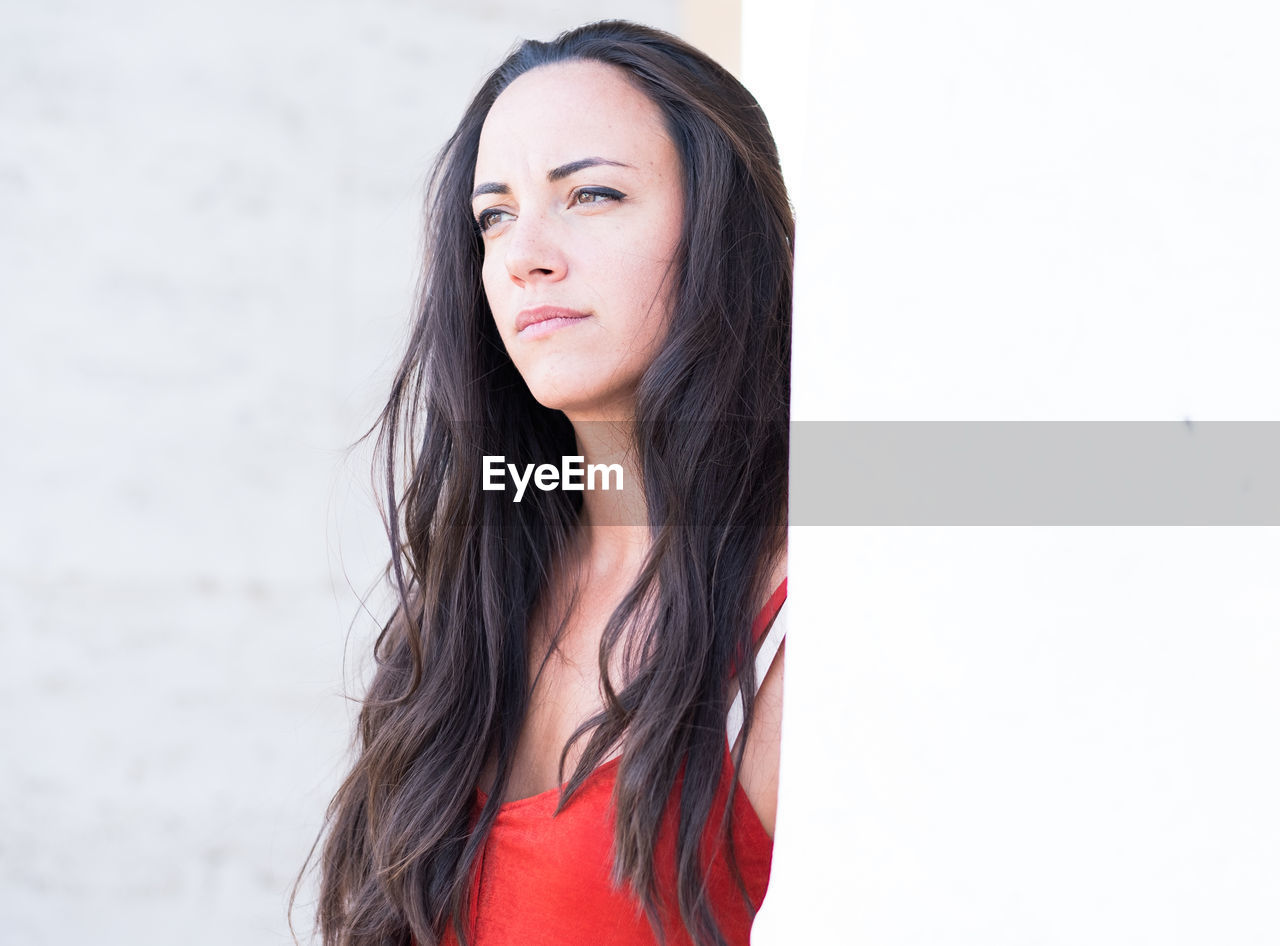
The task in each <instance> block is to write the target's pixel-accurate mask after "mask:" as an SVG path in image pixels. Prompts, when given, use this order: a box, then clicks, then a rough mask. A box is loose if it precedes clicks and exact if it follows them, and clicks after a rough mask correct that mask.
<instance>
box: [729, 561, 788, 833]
mask: <svg viewBox="0 0 1280 946" xmlns="http://www.w3.org/2000/svg"><path fill="white" fill-rule="evenodd" d="M786 577H787V555H786V548H785V546H784V547H783V550H782V555H781V557H780V559H779V561H778V562H777V564H776V565H775V566H774V569H773V574H772V575H771V577H770V580H769V581H768V583H767V584H768V587H769V593H772V591H773V589H775V588H777V587H778V586H779V585H780V584H782V581H783V579H784V578H786ZM786 650H787V646H786V642H785V641H784V642H783V643H782V645H781V646H780V647H779V648H778V653H777V656H775V657H774V658H773V663H772V664H770V665H769V670H768V672H767V673H766V674H765V675H764V680H763V681H761V683H760V689H759V690H758V691H757V692H756V704H755V718H754V719H753V721H752V724H751V733H750V735H749V736H748V737H747V743H746V746H745V747H744V748H743V750H742V765H741V766H740V767H739V769H738V779H739V781H740V783H741V785H742V789H743V791H744V792H745V793H746V795H747V799H748V800H749V801H750V802H751V805H752V807H753V808H755V810H756V814H757V815H759V816H760V823H761V824H763V825H764V828H765V830H766V831H767V832H768V833H769V836H770V837H773V827H774V821H775V818H776V815H777V810H778V763H779V760H780V759H781V755H782V680H783V675H784V673H785V666H786V656H787V655H786Z"/></svg>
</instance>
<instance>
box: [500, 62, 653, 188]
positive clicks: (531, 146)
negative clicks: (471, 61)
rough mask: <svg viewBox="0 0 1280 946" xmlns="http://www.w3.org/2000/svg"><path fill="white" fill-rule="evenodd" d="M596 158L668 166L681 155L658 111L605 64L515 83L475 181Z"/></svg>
mask: <svg viewBox="0 0 1280 946" xmlns="http://www.w3.org/2000/svg"><path fill="white" fill-rule="evenodd" d="M591 156H598V157H601V158H605V159H607V160H608V161H611V162H616V163H618V164H626V165H629V166H632V167H636V168H643V167H645V166H647V165H652V164H655V163H657V164H662V165H665V164H666V163H668V162H669V161H670V160H671V159H673V158H674V157H675V148H674V145H673V144H672V143H671V139H670V136H669V135H668V134H667V130H666V125H665V122H664V120H663V117H662V113H661V112H660V111H659V109H658V107H657V105H655V104H654V103H653V102H652V101H651V100H650V99H649V98H648V96H646V95H645V94H644V93H643V92H641V91H640V90H639V89H637V88H636V87H635V85H634V84H633V83H632V82H631V81H630V79H628V78H627V76H626V74H625V73H624V72H622V70H621V69H619V68H617V67H615V66H610V65H607V64H605V63H600V62H587V61H572V62H564V63H555V64H552V65H547V66H540V67H538V68H536V69H532V70H530V71H529V72H526V73H525V74H524V75H522V76H520V77H519V78H518V79H516V80H515V81H514V82H512V83H511V85H509V86H508V87H507V88H506V89H505V90H504V91H503V92H502V94H501V95H499V96H498V98H497V100H496V101H495V102H494V104H493V107H492V108H491V109H490V110H489V115H488V117H487V118H486V119H485V123H484V127H483V128H482V130H481V133H480V144H479V150H478V152H477V156H476V173H475V179H476V181H488V180H493V179H495V177H496V178H501V179H505V176H509V175H515V174H518V173H520V172H528V173H533V174H537V175H542V174H545V173H547V172H549V171H551V170H553V169H555V168H558V167H561V166H563V165H565V164H567V163H569V162H573V161H579V160H581V159H583V158H586V157H591Z"/></svg>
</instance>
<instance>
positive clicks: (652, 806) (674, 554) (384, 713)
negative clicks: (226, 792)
mask: <svg viewBox="0 0 1280 946" xmlns="http://www.w3.org/2000/svg"><path fill="white" fill-rule="evenodd" d="M572 60H593V61H598V62H602V63H607V64H610V65H613V66H615V67H617V68H619V69H621V70H622V71H623V72H624V73H625V74H626V75H627V76H628V77H629V79H630V81H631V82H633V83H634V84H635V85H636V87H637V88H639V89H640V90H641V91H642V92H644V94H645V95H647V96H648V97H649V98H650V99H651V100H652V101H653V102H654V103H655V104H656V105H657V106H658V108H659V109H660V110H661V113H662V115H663V116H664V119H665V122H666V128H667V131H668V132H669V133H670V135H671V138H672V140H673V142H674V143H675V146H676V149H677V152H678V153H679V155H680V158H681V161H682V163H683V167H684V172H685V173H684V182H685V183H684V190H685V193H684V225H683V234H682V237H681V241H680V245H679V249H678V254H677V260H676V271H675V290H674V299H675V301H674V308H673V312H672V316H671V323H670V326H671V327H670V330H669V333H668V337H667V338H666V340H665V343H664V344H663V346H662V348H661V350H660V351H659V353H658V354H657V356H656V358H655V360H654V361H653V363H652V365H651V366H650V367H649V368H648V370H647V371H646V373H645V374H644V376H643V377H642V379H641V381H640V384H639V387H638V390H637V395H636V397H637V408H636V431H637V434H636V440H637V443H636V447H637V456H638V462H639V467H640V470H641V473H642V478H643V489H644V493H645V497H646V500H647V507H648V520H649V521H648V526H649V531H650V538H651V541H652V545H651V551H650V553H649V555H648V557H647V559H646V560H645V562H644V565H643V567H642V569H641V572H640V575H639V577H638V579H637V581H636V583H635V584H634V585H633V586H632V588H631V589H630V591H629V592H628V594H627V595H626V596H625V597H624V599H623V601H622V603H621V604H620V605H619V607H618V609H617V610H616V611H615V612H614V614H613V615H612V617H611V619H610V620H609V623H608V625H607V627H606V629H605V632H604V636H603V639H602V642H601V648H600V655H599V659H600V673H601V677H602V681H603V682H602V690H603V692H604V695H605V700H606V705H605V709H604V710H603V711H602V712H601V713H600V714H598V715H597V716H595V717H593V718H592V719H590V720H588V721H587V722H586V723H584V724H583V726H582V727H581V728H580V729H579V730H578V731H577V732H576V733H575V735H574V738H573V740H572V741H571V744H572V742H576V741H577V740H578V739H579V738H584V739H586V740H587V742H586V745H585V749H584V750H583V752H582V755H581V757H580V761H579V762H578V764H577V767H576V769H575V770H574V772H573V773H572V776H571V778H570V779H569V782H568V784H567V785H566V787H565V789H564V792H563V794H562V796H561V802H560V804H561V807H563V806H564V805H565V804H569V803H571V801H572V797H573V795H574V793H575V792H576V790H577V789H578V787H579V786H580V785H581V784H582V782H583V780H584V779H585V778H586V777H587V776H588V775H589V774H590V773H591V771H592V770H593V769H594V768H595V767H596V766H597V765H598V764H599V763H600V762H601V761H602V760H603V759H604V758H605V756H606V755H607V754H608V753H609V752H610V751H611V750H613V749H615V748H618V747H621V750H622V757H621V760H620V763H619V767H618V776H617V782H616V788H615V798H614V800H615V808H616V813H617V816H616V833H615V838H614V842H615V864H614V877H615V880H616V881H619V882H629V883H630V885H631V887H632V889H633V890H634V891H635V893H636V894H637V896H638V897H639V899H640V901H641V902H642V903H643V905H644V907H645V909H646V912H647V913H648V915H649V917H650V920H651V922H653V924H654V926H655V929H657V928H658V919H657V918H658V916H659V904H658V896H659V895H658V893H657V884H656V874H655V864H654V854H653V851H654V842H655V838H656V836H657V833H658V828H659V822H660V819H661V818H662V815H663V812H664V810H665V809H666V808H667V806H668V803H669V802H670V801H671V796H672V793H673V791H674V786H675V785H676V783H677V776H678V775H679V774H680V773H681V772H682V771H683V778H682V779H680V780H679V784H680V789H679V795H678V806H679V808H678V811H679V817H678V834H677V837H676V843H675V846H676V855H677V890H678V900H679V904H678V905H679V910H680V915H681V918H682V919H683V922H684V924H685V927H686V928H687V929H688V931H689V933H690V936H691V937H692V938H693V940H694V941H695V942H697V943H699V944H723V943H724V937H723V935H722V933H721V930H720V927H719V925H718V923H717V919H716V917H715V915H714V911H713V909H712V907H711V905H710V904H709V902H708V899H707V894H706V891H705V885H704V883H703V881H704V877H705V872H706V870H707V864H706V863H704V861H703V857H702V853H701V851H700V846H699V842H700V838H701V836H702V832H703V829H704V826H705V825H706V824H707V822H708V820H709V819H710V816H711V812H712V809H713V803H714V799H715V795H716V792H717V787H718V786H719V785H720V782H721V779H722V777H723V775H724V773H723V772H722V766H723V764H724V738H725V736H724V731H725V719H726V715H727V712H728V708H729V703H730V699H731V694H730V693H729V692H727V691H728V687H727V683H728V681H730V680H731V679H732V678H733V675H734V673H735V672H738V671H741V675H740V677H739V680H740V689H741V692H742V695H743V698H744V702H745V704H746V709H747V714H746V716H747V726H748V727H749V726H750V718H751V713H750V708H751V705H752V697H753V695H754V692H755V680H754V674H753V671H752V668H751V662H750V661H749V660H748V661H745V663H744V662H743V661H742V657H743V654H744V653H745V652H746V651H747V649H748V648H749V646H750V641H749V629H750V627H751V624H752V618H753V616H754V614H755V611H756V609H757V607H758V606H759V604H760V602H761V601H762V600H763V599H764V597H765V596H766V595H767V593H768V591H769V590H771V589H768V588H766V587H765V585H766V583H767V581H768V579H769V570H770V566H771V564H772V563H773V562H774V560H775V558H776V556H777V555H778V553H779V552H780V550H781V547H782V543H783V542H784V540H785V532H786V515H787V512H786V510H787V445H788V436H787V433H788V421H789V397H790V360H791V266H792V245H793V220H792V214H791V209H790V205H789V204H788V202H787V196H786V191H785V187H784V185H783V181H782V175H781V171H780V169H779V164H778V156H777V150H776V147H775V145H774V142H773V138H772V136H771V134H770V131H769V126H768V124H767V122H766V120H765V117H764V115H763V113H762V112H761V110H760V107H759V105H758V104H757V103H756V101H755V99H754V98H752V96H751V95H750V93H748V92H747V91H746V89H744V88H743V87H742V85H741V84H740V83H739V82H738V81H737V80H736V79H734V78H733V77H732V76H731V75H730V74H729V73H728V72H726V71H725V70H724V69H723V68H721V67H720V66H719V65H717V64H716V63H715V62H713V61H712V60H711V59H709V58H708V57H707V56H705V55H704V54H702V53H701V52H699V51H698V50H696V49H694V48H692V47H691V46H689V45H687V44H686V43H684V42H682V41H681V40H679V39H677V38H675V37H674V36H671V35H669V34H667V33H663V32H660V31H657V30H653V29H649V28H646V27H642V26H637V25H635V24H632V23H627V22H623V21H605V22H600V23H593V24H590V25H588V26H584V27H581V28H579V29H576V30H572V31H570V32H567V33H564V34H562V35H561V36H559V37H558V38H556V39H555V40H554V41H553V42H550V43H542V42H525V43H523V44H521V45H520V46H519V47H518V48H517V49H516V50H515V51H514V52H513V53H512V54H511V55H510V56H509V57H508V58H507V60H506V61H505V62H503V63H502V65H501V66H499V67H498V68H497V70H495V71H494V72H493V73H492V74H491V75H490V76H489V77H488V79H487V80H486V81H485V82H484V84H483V85H482V87H481V88H480V91H479V92H478V93H477V94H476V96H475V98H474V100H473V101H472V102H471V104H470V105H469V106H468V108H467V110H466V112H465V114H464V115H463V117H462V121H461V122H460V123H459V125H458V129H457V131H455V132H454V134H453V136H452V138H450V139H449V141H448V143H447V144H446V145H445V147H444V149H443V150H442V152H441V154H440V156H439V158H438V160H437V163H436V165H435V169H434V171H433V173H432V175H431V178H430V183H429V187H428V200H427V221H428V224H427V226H428V229H427V255H426V261H425V266H424V271H423V273H424V275H423V280H422V284H421V288H420V302H419V306H418V315H417V319H416V322H415V324H414V327H413V331H412V336H411V339H410V342H409V348H408V352H407V354H406V355H405V357H404V360H403V362H402V364H401V365H400V368H399V371H398V373H397V375H396V378H395V382H394V385H393V388H392V392H391V397H390V400H389V401H388V402H387V405H386V407H385V409H384V410H383V412H382V415H381V417H380V420H379V424H378V426H377V427H376V428H375V429H377V430H378V431H379V438H378V444H379V449H380V454H379V455H380V469H381V473H380V478H381V479H382V480H383V483H384V486H385V491H386V504H387V513H386V517H387V526H388V533H389V538H390V543H391V550H392V558H391V564H390V566H389V569H388V573H389V576H390V580H391V582H392V584H393V586H394V588H395V590H396V593H397V595H398V598H399V608H398V610H397V612H396V615H395V616H394V617H393V618H392V619H391V620H390V621H388V623H387V624H386V625H385V627H384V628H383V631H382V633H381V635H380V636H379V638H378V642H377V645H376V648H375V658H376V664H377V669H376V673H375V676H374V678H373V681H372V684H371V685H370V688H369V692H368V694H367V697H366V699H365V700H364V703H363V707H362V710H361V713H360V720H359V726H358V734H357V748H358V753H359V754H358V758H357V759H356V762H355V765H354V767H353V769H352V771H351V773H350V774H349V775H348V776H347V778H346V780H345V781H344V782H343V784H342V787H341V788H340V789H339V791H338V793H337V795H336V796H335V798H334V800H333V802H332V804H331V806H330V808H329V813H328V822H327V835H325V836H324V838H323V848H322V856H321V860H320V868H321V889H320V903H319V908H318V914H319V926H320V929H321V932H322V937H323V942H324V943H325V944H326V946H373V944H378V946H386V944H404V946H407V944H408V943H409V941H410V936H412V937H413V938H414V939H416V941H417V942H418V943H419V944H421V946H431V944H435V943H436V942H438V940H439V937H440V936H442V935H443V932H444V930H445V928H446V926H447V925H448V924H449V923H450V922H452V923H453V924H454V927H455V930H456V932H457V933H458V934H459V936H460V937H461V938H462V941H463V942H465V941H466V932H467V931H466V929H465V925H466V924H465V915H466V911H465V905H466V904H467V892H468V889H469V884H470V881H471V871H472V868H473V866H474V864H475V861H476V855H477V853H478V851H479V850H480V849H481V847H482V845H483V844H484V842H485V838H486V836H487V833H488V831H489V829H490V827H491V826H492V824H493V823H494V819H495V817H496V815H497V812H498V808H499V805H500V802H501V799H502V798H503V794H504V791H505V787H506V784H507V781H508V777H509V775H510V772H511V767H512V760H513V757H514V753H515V748H516V743H517V739H518V737H519V735H520V731H521V725H522V722H523V720H524V716H525V712H526V709H527V705H528V700H529V691H530V685H531V675H530V670H529V667H530V656H531V655H530V647H531V644H530V641H529V635H528V622H529V616H530V615H531V614H532V613H533V611H534V609H535V606H536V605H537V604H538V602H539V601H540V600H541V596H543V595H544V592H546V590H547V588H548V585H549V574H550V568H551V563H552V562H553V561H555V560H557V556H560V555H561V554H563V553H564V551H565V549H566V548H567V545H568V541H569V538H570V536H571V535H572V534H573V532H574V530H575V528H577V523H578V515H579V512H580V509H581V498H580V496H581V494H575V493H570V492H564V491H557V490H552V491H546V492H543V491H540V490H530V491H529V492H528V493H527V494H526V495H525V498H524V500H523V501H522V502H521V503H518V504H517V503H513V502H512V501H511V498H510V496H509V495H508V494H507V493H505V492H486V491H482V490H481V489H480V488H479V484H480V483H481V481H482V457H483V456H485V455H493V454H501V455H504V456H505V457H506V458H507V460H508V461H509V462H513V463H517V464H520V465H521V468H523V464H526V463H538V462H544V461H546V460H547V459H548V458H558V457H560V456H563V455H567V454H568V455H573V454H577V453H578V451H577V449H576V448H575V437H574V430H573V427H572V426H571V425H570V423H569V421H568V420H567V419H566V418H565V416H564V415H563V414H561V413H560V412H558V411H553V410H549V409H547V408H545V407H543V406H542V405H541V404H539V403H538V402H537V401H536V400H535V399H534V397H533V396H532V395H531V393H530V391H529V389H528V387H526V385H525V383H524V381H523V380H522V379H521V377H520V375H519V373H518V372H517V371H516V369H515V367H514V365H513V364H512V362H511V360H510V358H508V356H507V354H506V351H505V349H504V347H503V344H502V341H501V339H500V338H499V336H498V333H497V330H496V328H495V326H494V322H493V317H492V315H491V314H490V311H489V307H488V304H487V302H486V299H485V296H484V293H483V290H482V287H481V264H482V260H483V253H484V251H483V247H482V243H481V239H480V237H479V235H478V234H477V231H476V228H475V225H474V220H473V219H472V216H471V208H470V194H471V188H472V186H473V181H472V176H473V173H474V169H475V162H476V151H477V144H478V141H479V137H480V131H481V127H482V125H483V124H484V121H485V117H486V115H487V114H488V112H489V109H490V107H491V106H492V105H493V102H494V100H495V99H496V98H497V97H498V95H499V94H500V93H501V92H502V91H503V90H504V89H505V88H506V87H507V86H508V85H510V84H511V83H512V82H513V81H514V80H515V79H516V78H517V77H518V76H520V75H522V74H523V73H525V72H527V71H529V70H530V69H534V68H537V67H539V66H542V65H547V64H551V63H558V62H565V61H572ZM619 646H622V647H623V648H624V649H623V650H622V651H621V653H623V654H625V655H627V657H628V658H629V659H628V663H627V664H626V666H627V667H628V672H627V678H626V679H625V680H612V679H610V676H609V671H608V668H609V666H610V656H611V654H612V653H613V652H614V650H615V648H617V647H619ZM624 737H625V738H624ZM744 742H745V740H744ZM568 748H569V747H568V746H566V748H565V754H563V755H562V756H561V768H562V771H563V767H564V764H565V758H566V757H567V754H568ZM489 760H496V777H495V780H494V787H493V790H492V791H491V792H490V794H489V796H488V800H487V803H486V804H485V805H484V807H483V810H482V811H481V812H480V814H479V817H478V820H476V821H475V823H474V824H473V823H472V820H473V805H474V803H475V799H476V795H475V789H476V786H477V782H478V780H479V779H480V777H481V772H482V769H483V768H484V766H485V764H486V761H489ZM738 761H740V757H739V760H738ZM733 785H734V789H735V790H736V786H737V783H736V780H735V781H734V783H733ZM728 810H729V809H726V818H727V812H728ZM719 827H720V828H721V829H724V828H725V827H726V826H725V825H724V824H723V823H721V824H720V825H719ZM729 827H730V828H731V826H729ZM730 844H731V840H730ZM740 886H741V881H740ZM744 896H745V893H744ZM750 906H751V908H752V909H754V907H755V906H758V905H754V904H753V905H750Z"/></svg>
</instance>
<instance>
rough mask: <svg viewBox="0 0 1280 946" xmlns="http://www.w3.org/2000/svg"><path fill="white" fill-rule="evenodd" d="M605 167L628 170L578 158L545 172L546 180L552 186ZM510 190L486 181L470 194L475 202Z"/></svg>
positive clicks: (605, 160) (606, 161)
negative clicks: (579, 174)
mask: <svg viewBox="0 0 1280 946" xmlns="http://www.w3.org/2000/svg"><path fill="white" fill-rule="evenodd" d="M600 165H607V166H609V167H615V168H629V167H632V166H631V165H630V164H625V163H623V162H622V161H610V160H609V159H608V158H596V157H593V158H579V159H578V160H577V161H570V162H569V163H568V164H562V165H560V166H559V167H556V168H552V169H551V170H550V171H548V172H547V180H548V181H550V182H551V183H552V184H554V183H555V182H556V181H560V180H563V179H564V178H566V177H568V176H569V175H570V174H576V173H577V172H579V171H585V170H586V169H587V168H593V167H599V166H600ZM510 193H511V188H510V187H509V186H507V185H506V184H503V183H501V182H500V181H487V182H485V183H484V184H479V185H477V186H476V189H475V190H473V191H472V192H471V199H472V200H475V199H476V198H477V197H479V196H481V195H482V194H510Z"/></svg>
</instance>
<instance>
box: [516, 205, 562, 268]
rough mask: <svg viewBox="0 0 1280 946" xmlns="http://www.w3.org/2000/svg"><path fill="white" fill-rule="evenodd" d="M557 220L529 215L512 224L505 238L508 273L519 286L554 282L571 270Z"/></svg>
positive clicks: (517, 219)
mask: <svg viewBox="0 0 1280 946" xmlns="http://www.w3.org/2000/svg"><path fill="white" fill-rule="evenodd" d="M561 243H562V241H561V240H560V239H559V237H558V235H557V233H556V221H555V220H553V219H550V218H549V217H546V216H542V215H539V214H534V213H530V214H526V215H521V216H519V217H517V218H516V219H515V220H514V221H512V222H511V225H510V229H509V230H508V232H507V239H506V244H507V245H506V265H507V272H508V273H510V274H511V279H512V280H513V281H514V282H515V283H516V284H517V285H521V286H523V285H526V284H528V283H532V282H555V281H556V280H559V279H563V278H564V275H565V273H566V272H567V271H568V265H567V260H566V259H565V254H564V248H563V246H562V245H561Z"/></svg>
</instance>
